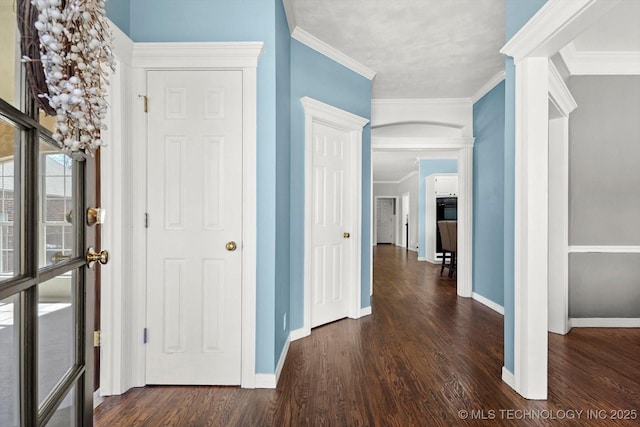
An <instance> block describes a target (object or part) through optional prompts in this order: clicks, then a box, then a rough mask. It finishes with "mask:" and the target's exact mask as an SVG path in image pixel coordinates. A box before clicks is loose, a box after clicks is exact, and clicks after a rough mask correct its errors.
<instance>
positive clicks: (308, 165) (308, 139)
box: [296, 96, 369, 339]
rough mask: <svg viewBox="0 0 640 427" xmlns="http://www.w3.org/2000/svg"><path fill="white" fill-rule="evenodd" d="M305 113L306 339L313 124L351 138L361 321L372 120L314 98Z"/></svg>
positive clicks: (305, 101) (356, 297)
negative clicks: (365, 169) (366, 139)
mask: <svg viewBox="0 0 640 427" xmlns="http://www.w3.org/2000/svg"><path fill="white" fill-rule="evenodd" d="M300 102H302V105H303V107H304V112H305V209H304V212H305V213H304V223H305V227H304V242H305V243H304V248H305V249H304V324H303V327H302V331H301V333H300V334H296V339H297V338H302V337H305V336H308V335H310V334H311V281H312V277H311V274H312V273H311V256H312V241H311V222H312V221H311V212H312V202H313V201H312V200H311V195H312V187H311V186H312V165H313V157H312V156H313V150H312V149H311V144H312V142H313V138H312V136H313V135H312V129H313V126H312V125H313V123H314V122H317V123H323V124H325V125H329V126H332V127H335V128H337V129H341V130H344V131H345V132H348V133H349V135H350V141H349V145H350V149H351V150H352V151H351V161H352V173H353V179H352V189H351V190H350V192H351V194H353V195H354V197H352V198H351V212H352V221H353V227H352V230H353V232H351V238H352V239H354V240H355V241H356V245H355V246H356V249H355V250H354V254H353V255H354V258H353V265H354V268H355V269H356V273H355V275H354V276H355V280H354V283H351V284H349V285H348V287H349V291H348V292H349V297H350V302H349V306H350V309H349V317H350V318H352V319H358V318H360V317H361V316H362V315H364V314H365V313H363V310H361V300H362V298H361V296H362V291H361V287H362V286H361V282H362V274H361V265H362V254H361V246H362V245H361V242H362V235H363V230H362V128H363V127H364V126H365V125H366V124H367V123H369V120H368V119H365V118H363V117H360V116H357V115H355V114H353V113H350V112H348V111H344V110H341V109H339V108H336V107H334V106H331V105H329V104H325V103H323V102H320V101H317V100H315V99H313V98H309V97H306V96H305V97H303V98H301V99H300Z"/></svg>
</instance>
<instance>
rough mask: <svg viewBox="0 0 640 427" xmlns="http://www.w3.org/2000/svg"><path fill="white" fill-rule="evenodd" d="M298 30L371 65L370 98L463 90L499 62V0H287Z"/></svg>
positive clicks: (450, 94)
mask: <svg viewBox="0 0 640 427" xmlns="http://www.w3.org/2000/svg"><path fill="white" fill-rule="evenodd" d="M293 8H294V13H295V16H296V23H297V25H298V26H300V28H302V29H303V30H305V31H307V32H309V33H311V34H313V35H314V36H316V37H317V38H319V39H320V40H322V41H323V42H325V43H327V44H329V45H330V46H332V47H334V48H336V49H338V50H340V51H341V52H343V53H345V54H346V55H348V56H350V57H352V58H353V59H355V60H356V61H358V62H360V63H361V64H363V65H365V66H367V67H369V68H371V69H372V70H374V71H376V73H377V74H376V77H375V80H374V82H373V98H396V99H398V98H401V99H404V98H471V97H472V96H473V95H474V94H475V93H476V92H477V91H478V90H479V89H480V88H481V87H482V86H483V85H484V84H485V83H487V81H489V79H491V77H493V76H494V75H495V74H496V73H498V72H499V71H500V70H502V69H503V68H504V57H503V56H502V55H501V54H500V53H498V51H499V50H500V48H501V47H502V46H503V45H504V37H505V36H504V34H505V30H504V21H505V20H504V9H505V7H504V0H322V1H318V0H294V1H293Z"/></svg>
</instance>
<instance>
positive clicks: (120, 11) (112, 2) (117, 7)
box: [104, 0, 131, 35]
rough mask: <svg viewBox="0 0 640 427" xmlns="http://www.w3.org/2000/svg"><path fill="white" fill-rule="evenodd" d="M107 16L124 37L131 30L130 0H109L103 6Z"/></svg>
mask: <svg viewBox="0 0 640 427" xmlns="http://www.w3.org/2000/svg"><path fill="white" fill-rule="evenodd" d="M104 10H105V11H106V12H107V16H108V17H109V19H110V20H111V22H113V23H114V24H116V25H117V26H118V28H120V29H121V30H122V31H123V32H124V33H125V34H126V35H129V31H130V29H131V0H109V1H107V2H105V4H104Z"/></svg>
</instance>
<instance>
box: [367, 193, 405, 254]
mask: <svg viewBox="0 0 640 427" xmlns="http://www.w3.org/2000/svg"><path fill="white" fill-rule="evenodd" d="M378 199H394V200H395V204H396V214H395V215H394V216H395V217H396V218H395V220H394V221H393V242H391V244H392V245H394V246H398V243H402V235H401V236H400V242H398V232H399V230H398V228H400V225H399V223H400V215H398V213H397V212H398V203H399V200H400V197H398V196H374V197H373V206H374V208H376V210H377V207H378ZM376 221H378V212H373V240H372V242H373V243H372V246H378V223H377V222H376Z"/></svg>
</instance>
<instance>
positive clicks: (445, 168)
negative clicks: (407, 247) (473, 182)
mask: <svg viewBox="0 0 640 427" xmlns="http://www.w3.org/2000/svg"><path fill="white" fill-rule="evenodd" d="M457 172H458V161H457V160H452V159H451V160H449V159H446V160H420V164H419V165H418V257H419V258H424V257H426V254H427V249H426V239H427V232H426V227H425V225H426V210H427V207H426V199H427V195H426V191H427V189H426V188H427V186H426V183H425V178H426V177H428V176H429V175H433V174H434V173H457Z"/></svg>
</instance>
